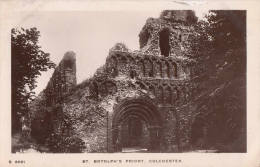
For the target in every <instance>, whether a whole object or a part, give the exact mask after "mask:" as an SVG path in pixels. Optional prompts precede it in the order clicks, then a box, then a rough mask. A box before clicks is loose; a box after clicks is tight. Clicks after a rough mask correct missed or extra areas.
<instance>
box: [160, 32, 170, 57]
mask: <svg viewBox="0 0 260 167" xmlns="http://www.w3.org/2000/svg"><path fill="white" fill-rule="evenodd" d="M159 46H160V50H161V55H164V56H165V57H168V56H169V54H170V31H169V29H168V28H165V29H163V30H162V31H160V32H159Z"/></svg>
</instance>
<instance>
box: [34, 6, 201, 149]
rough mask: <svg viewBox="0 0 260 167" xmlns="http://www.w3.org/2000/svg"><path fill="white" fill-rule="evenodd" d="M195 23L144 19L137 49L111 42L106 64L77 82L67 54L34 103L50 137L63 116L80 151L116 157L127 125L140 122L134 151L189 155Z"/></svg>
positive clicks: (171, 16) (169, 14)
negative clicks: (46, 118)
mask: <svg viewBox="0 0 260 167" xmlns="http://www.w3.org/2000/svg"><path fill="white" fill-rule="evenodd" d="M195 22H196V18H195V16H194V12H192V11H182V12H180V11H177V12H176V11H165V12H163V13H162V15H161V17H160V18H156V19H155V18H149V19H148V20H147V21H146V24H145V25H144V27H143V29H142V30H141V32H140V34H139V37H140V50H139V51H135V52H132V51H130V50H129V49H127V47H126V46H125V45H124V44H121V43H118V44H116V45H115V46H114V47H113V48H111V49H110V51H109V55H108V57H107V59H106V63H105V65H104V66H102V67H101V68H99V69H98V70H97V72H96V73H95V74H94V76H93V77H92V78H90V79H88V80H86V81H84V82H83V83H81V84H78V85H76V68H75V67H76V65H75V62H76V59H75V54H74V53H73V52H67V53H66V54H65V56H64V59H63V60H62V61H61V63H60V64H59V66H58V67H57V69H56V70H55V72H54V74H53V77H52V78H51V80H50V82H49V83H48V85H47V87H46V89H45V90H44V91H43V97H44V98H41V99H39V100H38V102H37V100H36V102H37V103H39V101H40V102H41V105H42V106H41V108H43V111H42V113H50V114H49V115H50V122H52V123H53V127H52V129H51V130H52V132H51V133H57V134H63V131H66V130H67V129H66V128H64V124H66V123H68V122H65V121H64V120H67V119H65V118H68V120H69V125H70V131H71V132H69V133H71V134H73V135H75V136H77V137H78V138H80V139H81V140H82V141H84V143H85V146H86V149H85V150H84V151H85V152H115V151H119V150H120V149H121V147H122V146H127V144H126V143H125V142H124V141H123V138H125V137H127V136H129V133H130V132H129V133H126V134H125V132H126V130H124V129H125V128H129V127H130V124H125V122H126V121H127V120H129V119H130V118H135V119H139V120H141V121H142V125H140V128H142V129H143V130H142V131H143V132H142V135H143V137H141V136H139V137H140V138H141V140H140V143H142V144H140V146H145V147H147V148H148V149H149V151H152V152H180V151H184V150H189V149H190V147H191V139H190V138H191V126H192V123H193V121H194V119H195V115H196V112H197V111H196V105H194V104H193V103H191V99H192V98H193V97H194V94H196V91H195V90H196V89H197V86H198V85H197V83H196V82H191V81H192V80H193V79H194V78H193V75H192V74H194V73H195V72H196V68H194V65H195V64H196V61H195V60H193V59H191V58H189V56H188V55H186V54H187V53H188V52H187V50H188V49H189V47H187V46H188V45H189V42H190V41H189V40H188V38H189V37H190V36H192V31H193V27H192V24H191V23H195ZM162 31H165V32H166V33H165V34H164V35H160V34H161V32H162ZM165 39H166V41H165ZM165 45H167V46H166V47H165ZM167 47H168V48H167ZM162 50H164V51H162ZM167 52H168V53H167ZM36 102H35V103H36ZM57 108H58V109H57ZM36 112H39V111H33V113H36ZM130 129H131V128H130ZM136 135H137V134H136ZM129 146H130V145H129Z"/></svg>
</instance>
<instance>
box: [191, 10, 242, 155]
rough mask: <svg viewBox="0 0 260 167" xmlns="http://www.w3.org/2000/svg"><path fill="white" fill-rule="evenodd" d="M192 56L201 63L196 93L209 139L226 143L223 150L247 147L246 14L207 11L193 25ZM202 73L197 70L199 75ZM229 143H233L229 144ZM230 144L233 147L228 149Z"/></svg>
mask: <svg viewBox="0 0 260 167" xmlns="http://www.w3.org/2000/svg"><path fill="white" fill-rule="evenodd" d="M195 32H196V33H195V34H196V35H195V37H194V39H193V43H192V47H191V48H192V51H191V52H192V54H191V55H192V56H193V57H194V58H195V59H197V60H198V61H199V62H200V66H204V68H205V69H204V72H205V73H206V74H207V75H206V77H205V75H203V76H202V77H201V80H200V85H203V88H202V89H200V90H201V92H199V94H198V96H199V95H202V94H203V93H204V95H205V96H204V98H202V99H201V106H207V107H206V108H205V109H202V107H201V111H202V112H209V113H208V115H207V114H205V115H207V118H205V119H206V120H208V121H209V122H210V123H211V124H212V127H210V128H209V131H210V132H211V137H210V138H211V139H212V141H213V140H214V142H219V143H222V144H224V145H225V146H224V147H223V148H221V149H222V151H225V152H226V151H235V150H236V151H243V152H244V151H245V148H246V144H245V141H246V136H245V129H246V13H245V11H232V10H231V11H219V10H218V11H210V13H209V14H208V15H207V16H206V20H204V21H200V22H199V23H198V24H197V25H196V26H195ZM201 74H204V73H200V72H198V73H197V76H200V75H201ZM232 143H236V145H233V146H232ZM230 147H233V148H230Z"/></svg>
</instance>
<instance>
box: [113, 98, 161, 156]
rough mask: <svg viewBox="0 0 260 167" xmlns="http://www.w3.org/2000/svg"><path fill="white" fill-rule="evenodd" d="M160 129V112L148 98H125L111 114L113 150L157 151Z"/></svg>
mask: <svg viewBox="0 0 260 167" xmlns="http://www.w3.org/2000/svg"><path fill="white" fill-rule="evenodd" d="M160 129H161V116H160V113H159V112H158V110H157V107H156V105H154V104H153V103H152V102H151V101H150V100H147V99H130V100H125V101H123V102H122V103H120V104H119V105H118V106H117V107H116V108H115V110H114V114H113V119H112V143H113V148H114V152H121V151H123V152H131V150H133V151H134V150H136V151H138V150H139V151H140V152H145V151H149V152H157V151H159V149H160V136H161V130H160Z"/></svg>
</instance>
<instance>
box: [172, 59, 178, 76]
mask: <svg viewBox="0 0 260 167" xmlns="http://www.w3.org/2000/svg"><path fill="white" fill-rule="evenodd" d="M172 70H173V73H172V74H173V77H174V78H177V64H176V63H172Z"/></svg>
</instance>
